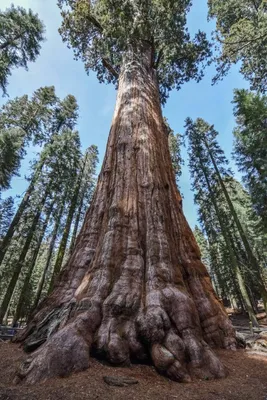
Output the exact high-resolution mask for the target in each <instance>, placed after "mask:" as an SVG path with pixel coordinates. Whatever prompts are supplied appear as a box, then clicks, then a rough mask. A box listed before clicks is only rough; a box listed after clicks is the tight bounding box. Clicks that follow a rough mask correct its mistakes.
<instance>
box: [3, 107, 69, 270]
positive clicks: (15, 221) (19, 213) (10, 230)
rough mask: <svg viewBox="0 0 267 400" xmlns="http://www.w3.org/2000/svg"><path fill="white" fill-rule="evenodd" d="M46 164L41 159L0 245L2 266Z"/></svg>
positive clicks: (29, 123)
mask: <svg viewBox="0 0 267 400" xmlns="http://www.w3.org/2000/svg"><path fill="white" fill-rule="evenodd" d="M40 109H41V105H40V106H39V107H37V109H36V110H35V113H34V114H33V116H32V117H31V121H32V120H33V119H34V118H35V117H36V115H37V114H38V112H39V111H40ZM30 125H31V122H28V124H27V125H26V127H24V128H22V129H23V130H24V131H25V132H26V133H27V130H28V129H29V128H30ZM62 125H63V122H60V123H59V124H58V126H57V129H58V130H59V129H60V128H61V127H62ZM56 132H57V131H56ZM56 132H54V133H53V134H52V135H51V137H50V140H49V143H48V144H47V145H51V144H52V143H53V141H54V136H55V134H56ZM45 162H46V159H45V158H41V159H40V161H39V163H38V166H37V168H36V169H35V171H34V174H33V177H32V179H31V182H30V185H29V187H28V189H27V191H26V193H25V195H24V196H23V199H22V201H21V203H20V205H19V207H18V209H17V212H16V214H15V216H14V218H13V220H12V222H11V224H10V226H9V228H8V231H7V233H6V235H5V237H4V238H3V240H2V242H1V245H0V265H1V263H2V261H3V259H4V257H5V254H6V251H7V249H8V246H9V244H10V242H11V239H12V237H13V235H14V232H15V230H16V228H17V226H18V224H19V222H20V219H21V217H22V215H23V213H24V211H25V210H26V208H27V207H28V205H29V200H30V197H31V195H32V193H33V191H34V189H35V184H36V182H38V180H39V178H40V175H41V173H42V169H43V167H44V165H45Z"/></svg>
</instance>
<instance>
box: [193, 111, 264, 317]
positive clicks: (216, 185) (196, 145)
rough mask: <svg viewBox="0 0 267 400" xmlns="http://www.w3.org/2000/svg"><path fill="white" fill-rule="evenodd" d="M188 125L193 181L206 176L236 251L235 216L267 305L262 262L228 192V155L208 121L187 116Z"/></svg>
mask: <svg viewBox="0 0 267 400" xmlns="http://www.w3.org/2000/svg"><path fill="white" fill-rule="evenodd" d="M186 126H187V132H186V133H187V136H188V138H189V143H190V151H191V154H192V157H191V159H190V169H191V172H192V175H193V178H194V182H197V185H201V178H202V180H203V179H204V181H205V183H206V187H207V188H208V192H209V195H210V196H211V199H212V203H213V206H214V208H215V212H216V216H217V218H218V220H219V224H220V227H221V230H222V234H223V237H224V240H225V241H226V244H227V249H228V251H230V252H231V253H235V248H233V247H232V242H233V237H232V236H230V233H229V230H228V231H227V221H228V224H229V220H228V216H229V215H230V217H231V218H232V220H233V223H234V225H235V227H236V230H237V232H238V235H239V237H240V240H241V242H242V246H243V248H244V254H245V257H246V259H247V262H248V263H249V265H250V268H251V270H252V271H253V273H254V274H255V277H256V282H257V285H258V287H259V290H260V292H261V296H262V298H263V301H264V303H265V306H266V288H265V286H264V282H263V278H262V271H261V267H260V264H259V262H258V260H257V259H256V257H255V255H254V253H253V251H252V246H251V243H250V242H249V240H248V237H247V235H246V232H245V230H244V227H243V226H242V224H241V222H240V219H239V217H238V215H237V212H236V209H235V207H234V205H233V201H232V199H231V197H230V196H229V192H228V190H227V187H226V184H227V183H226V182H229V179H230V181H231V175H229V170H228V168H227V160H226V159H225V156H224V154H223V152H222V150H221V149H220V147H219V145H218V142H217V140H216V137H217V135H218V133H217V132H216V131H215V130H214V127H213V126H210V125H208V124H207V123H206V122H205V121H203V120H202V119H197V120H196V122H195V123H193V121H192V120H190V119H187V122H186ZM196 160H197V161H198V164H197V163H196ZM198 167H199V170H198ZM201 175H202V177H201ZM218 191H220V194H221V195H222V196H223V199H224V200H225V204H226V207H227V210H228V215H227V213H225V211H224V210H223V209H220V207H219V206H218ZM216 192H217V194H216ZM224 221H225V223H224ZM239 254H240V251H239ZM231 259H232V263H233V265H235V272H236V274H237V278H238V280H239V285H240V290H242V291H243V297H244V298H247V294H246V293H245V289H244V286H245V283H244V282H243V279H242V276H241V275H242V273H241V270H240V266H239V262H238V258H237V256H236V255H235V254H232V255H231ZM246 302H247V305H246V306H247V309H248V308H251V307H250V304H249V302H248V301H247V300H246ZM250 317H251V318H253V319H254V323H255V324H256V320H255V318H254V317H253V314H252V313H251V315H250Z"/></svg>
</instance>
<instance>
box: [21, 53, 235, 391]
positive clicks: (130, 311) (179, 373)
mask: <svg viewBox="0 0 267 400" xmlns="http://www.w3.org/2000/svg"><path fill="white" fill-rule="evenodd" d="M181 203H182V202H181V196H180V194H179V192H178V190H177V187H176V184H175V177H174V173H173V170H172V166H171V159H170V154H169V149H168V138H167V133H166V129H165V125H164V122H163V118H162V114H161V107H160V102H159V94H158V85H157V80H156V74H155V71H154V70H153V68H152V67H151V65H150V52H148V51H147V52H145V51H144V52H143V53H142V55H140V54H139V55H137V56H136V55H135V56H134V54H133V53H131V52H129V54H128V56H127V57H125V61H124V65H123V68H122V72H121V75H120V81H119V90H118V96H117V104H116V108H115V113H114V118H113V122H112V127H111V131H110V135H109V139H108V144H107V150H106V155H105V158H104V162H103V166H102V170H101V173H100V176H99V180H98V184H97V188H96V192H95V194H94V198H93V200H92V203H91V206H90V209H89V210H88V212H87V216H86V218H85V222H84V225H83V227H82V230H81V232H80V234H79V236H78V239H77V241H76V245H75V249H74V252H73V254H72V256H71V258H70V260H69V262H68V263H67V265H66V266H65V267H64V269H63V270H62V272H61V273H60V276H59V278H58V280H57V282H56V285H55V288H54V291H53V292H52V293H51V295H50V296H49V297H48V298H47V299H46V300H45V301H44V302H43V303H42V304H41V305H40V306H39V308H38V309H37V310H36V312H35V314H34V315H33V317H32V320H31V322H30V323H29V325H28V327H27V329H26V330H25V331H24V332H23V334H22V335H21V337H20V338H19V340H21V341H24V344H25V349H26V350H28V351H30V350H34V349H36V347H38V346H39V345H40V344H41V343H43V344H42V345H41V347H40V348H38V349H37V350H36V351H34V352H33V353H32V354H31V355H30V357H29V358H28V359H27V360H26V362H25V363H24V364H23V365H22V367H21V369H20V372H19V377H20V378H21V379H23V380H25V381H26V382H29V383H34V382H36V381H39V380H45V379H47V378H49V377H52V376H64V375H67V374H69V373H71V372H72V371H78V370H82V369H85V368H87V367H88V366H89V354H93V355H95V356H98V357H101V358H105V359H107V360H108V361H109V362H111V363H114V364H120V365H127V364H129V363H130V362H131V361H143V362H144V361H150V362H152V363H153V364H154V365H155V367H156V368H157V369H158V371H160V372H162V373H164V374H166V375H167V376H169V377H170V378H171V379H174V380H177V381H182V382H188V381H190V380H191V379H192V378H193V377H200V378H206V379H207V378H211V377H223V376H224V375H225V370H224V367H223V365H222V364H221V362H220V361H219V360H218V358H217V357H216V356H215V354H214V353H213V351H212V350H211V348H212V347H221V348H234V347H235V335H234V331H233V328H232V326H231V323H230V322H229V320H228V318H227V315H226V313H225V311H224V309H223V307H222V306H221V304H220V302H219V301H218V299H217V298H216V296H215V293H214V291H213V289H212V285H211V281H210V278H209V276H208V273H207V270H206V268H205V266H204V265H203V264H202V263H201V261H200V253H199V249H198V247H197V245H196V242H195V240H194V237H193V234H192V232H191V230H190V228H189V226H188V224H187V222H186V220H185V217H184V215H183V212H182V204H181ZM44 341H45V343H44Z"/></svg>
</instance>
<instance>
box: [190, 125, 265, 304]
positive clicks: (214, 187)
mask: <svg viewBox="0 0 267 400" xmlns="http://www.w3.org/2000/svg"><path fill="white" fill-rule="evenodd" d="M186 136H187V139H188V143H189V168H190V173H191V177H192V180H193V185H192V186H193V190H194V199H195V202H196V204H197V205H198V213H199V221H200V223H201V226H202V228H203V230H204V231H205V233H206V235H207V238H208V241H209V262H210V272H211V275H212V276H213V275H214V282H216V284H217V286H219V290H217V291H218V292H220V293H221V295H222V296H224V295H225V294H228V295H232V294H234V295H235V296H236V297H237V298H238V297H239V296H240V293H239V289H238V285H237V274H236V273H237V270H236V268H235V266H234V265H233V262H234V263H236V265H237V266H238V268H239V269H240V271H241V272H242V274H243V279H244V281H245V282H246V284H247V286H248V288H250V289H251V291H252V292H253V293H254V295H256V296H257V295H258V292H257V290H258V288H259V287H260V285H261V278H260V277H259V272H258V269H257V267H256V266H255V265H254V264H253V263H252V261H251V256H250V253H249V252H248V249H247V245H246V243H245V241H244V237H245V238H246V240H248V242H249V246H250V248H251V249H252V251H253V253H254V254H257V258H258V262H259V263H260V265H261V268H264V265H265V264H266V252H265V251H264V243H265V238H264V237H263V236H261V237H260V238H259V230H258V226H259V225H260V220H259V218H257V217H256V216H255V213H254V212H253V208H252V202H251V199H250V197H249V194H248V193H247V192H246V191H245V190H244V188H243V187H242V185H241V184H240V183H239V182H237V181H236V180H234V179H233V177H232V173H231V171H230V170H229V168H228V162H227V159H226V158H225V156H224V153H223V151H222V149H221V148H220V147H219V145H218V142H217V136H218V133H217V132H216V131H215V129H214V127H213V126H211V125H209V124H207V123H206V122H205V121H204V120H202V119H197V120H196V121H195V122H193V121H192V120H191V119H189V118H188V119H187V121H186ZM211 155H212V156H211ZM212 158H213V162H212ZM215 165H216V167H217V169H218V171H216V169H215ZM218 174H220V177H221V179H222V180H223V185H224V187H225V189H226V191H227V193H228V195H229V198H230V201H231V203H232V205H233V208H234V210H235V213H236V215H234V214H233V212H232V210H231V207H230V205H229V202H228V201H227V198H226V196H225V193H224V190H223V188H222V185H221V182H220V178H219V175H218ZM237 220H238V221H239V223H240V224H241V226H242V230H243V233H241V231H240V229H239V228H238V225H237ZM262 275H264V274H262ZM215 286H216V285H215Z"/></svg>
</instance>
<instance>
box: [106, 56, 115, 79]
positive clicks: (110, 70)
mask: <svg viewBox="0 0 267 400" xmlns="http://www.w3.org/2000/svg"><path fill="white" fill-rule="evenodd" d="M102 64H103V66H104V67H105V68H107V70H108V71H109V72H110V73H111V74H112V75H113V76H114V77H115V78H116V79H118V78H119V74H118V72H117V71H116V70H115V68H114V67H113V66H112V65H111V64H110V63H109V62H108V61H107V59H106V58H102Z"/></svg>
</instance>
